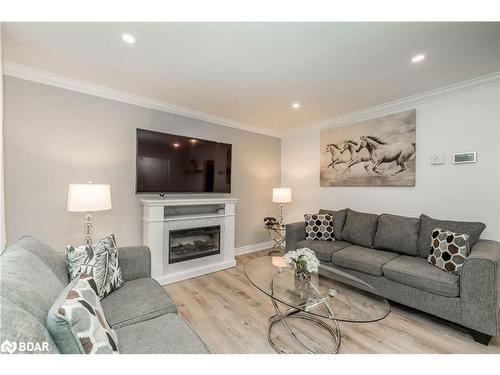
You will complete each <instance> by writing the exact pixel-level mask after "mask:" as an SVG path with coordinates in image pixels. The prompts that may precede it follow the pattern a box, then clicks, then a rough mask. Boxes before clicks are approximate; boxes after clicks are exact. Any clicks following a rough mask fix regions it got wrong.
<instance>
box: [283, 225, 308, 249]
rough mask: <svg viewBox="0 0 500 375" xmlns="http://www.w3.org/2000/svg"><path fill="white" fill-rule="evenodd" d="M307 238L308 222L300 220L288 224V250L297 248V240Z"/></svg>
mask: <svg viewBox="0 0 500 375" xmlns="http://www.w3.org/2000/svg"><path fill="white" fill-rule="evenodd" d="M305 239H306V223H305V222H304V221H300V222H298V223H292V224H287V225H286V250H287V251H290V250H295V249H297V242H299V241H302V240H305Z"/></svg>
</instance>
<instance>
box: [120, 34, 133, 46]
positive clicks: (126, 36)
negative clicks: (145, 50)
mask: <svg viewBox="0 0 500 375" xmlns="http://www.w3.org/2000/svg"><path fill="white" fill-rule="evenodd" d="M122 39H123V41H124V42H127V43H130V44H134V43H135V38H134V36H133V35H130V34H122Z"/></svg>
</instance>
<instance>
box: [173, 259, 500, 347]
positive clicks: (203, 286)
mask: <svg viewBox="0 0 500 375" xmlns="http://www.w3.org/2000/svg"><path fill="white" fill-rule="evenodd" d="M264 255H266V252H265V251H260V252H255V253H251V254H247V255H240V256H238V257H237V258H236V261H237V265H236V267H235V268H231V269H228V270H224V271H220V272H215V273H212V274H209V275H204V276H200V277H196V278H194V279H190V280H185V281H181V282H178V283H175V284H170V285H167V286H165V287H164V288H165V290H166V291H167V292H168V293H169V294H170V296H171V297H172V298H173V300H174V302H175V303H176V305H177V308H178V310H179V314H180V315H181V316H182V317H183V318H184V319H186V320H187V321H188V322H189V323H190V325H191V326H192V327H193V328H194V330H196V332H197V333H198V334H199V335H200V337H201V338H202V339H203V341H205V343H206V344H207V346H208V347H209V349H210V351H211V352H212V353H275V352H274V350H273V349H272V348H271V346H270V345H269V343H268V342H267V329H268V325H269V324H268V318H269V316H271V315H274V313H275V312H274V309H273V307H272V305H271V301H270V300H269V297H267V296H266V295H264V294H263V293H262V292H260V291H259V290H258V289H256V288H255V287H254V286H253V285H252V284H251V283H250V282H249V281H248V280H247V278H246V276H245V274H244V272H243V270H244V266H245V264H246V263H247V262H248V261H249V260H251V259H253V258H255V257H259V256H264ZM391 307H392V311H391V313H390V314H389V316H388V317H387V318H385V319H384V320H382V321H379V322H375V323H364V324H354V323H340V327H341V332H342V344H341V347H340V351H339V353H496V354H500V337H499V336H496V337H494V338H493V339H492V341H491V343H490V345H489V346H484V345H481V344H477V343H475V342H474V340H473V339H472V337H471V336H470V335H469V334H468V333H467V331H466V330H465V329H463V328H461V327H459V326H456V325H454V324H451V323H448V322H445V321H443V320H440V319H438V318H435V317H432V316H430V315H428V314H424V313H422V312H419V311H416V310H413V309H410V308H406V307H403V306H400V305H394V304H391ZM292 325H293V326H294V327H295V328H296V329H297V330H299V331H307V332H306V334H305V335H304V336H303V339H306V337H311V338H313V339H314V342H316V343H317V345H318V347H317V349H320V348H321V349H323V350H324V349H327V348H328V347H329V346H330V345H331V343H330V341H329V337H328V336H327V335H325V333H324V332H323V331H321V330H319V329H317V328H316V327H315V326H314V325H310V324H308V323H304V322H303V321H298V320H297V321H296V322H293V323H292ZM280 326H281V325H280ZM273 333H274V334H275V335H276V338H277V341H278V342H279V343H281V344H282V345H285V346H286V347H288V348H290V349H291V351H292V352H297V353H300V352H301V350H300V348H299V347H297V346H296V345H295V344H294V342H293V341H292V340H291V339H290V338H289V336H288V335H287V334H286V333H285V331H284V330H283V329H282V328H280V327H277V329H276V331H273ZM299 335H300V332H299Z"/></svg>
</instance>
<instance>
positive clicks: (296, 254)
mask: <svg viewBox="0 0 500 375" xmlns="http://www.w3.org/2000/svg"><path fill="white" fill-rule="evenodd" d="M283 259H284V260H285V262H286V263H287V264H289V265H291V264H292V263H293V264H295V268H296V271H297V273H304V274H311V273H317V272H318V268H319V260H318V258H316V255H314V252H313V251H312V250H311V249H308V248H307V247H303V248H300V249H297V250H290V251H289V252H288V253H286V254H285V256H284V257H283Z"/></svg>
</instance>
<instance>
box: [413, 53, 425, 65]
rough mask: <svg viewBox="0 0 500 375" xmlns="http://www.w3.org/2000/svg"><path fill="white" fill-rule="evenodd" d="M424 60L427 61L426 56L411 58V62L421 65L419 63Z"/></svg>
mask: <svg viewBox="0 0 500 375" xmlns="http://www.w3.org/2000/svg"><path fill="white" fill-rule="evenodd" d="M424 60H425V55H424V54H419V55H415V56H413V57H412V58H411V62H412V63H414V64H416V63H419V62H421V61H424Z"/></svg>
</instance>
